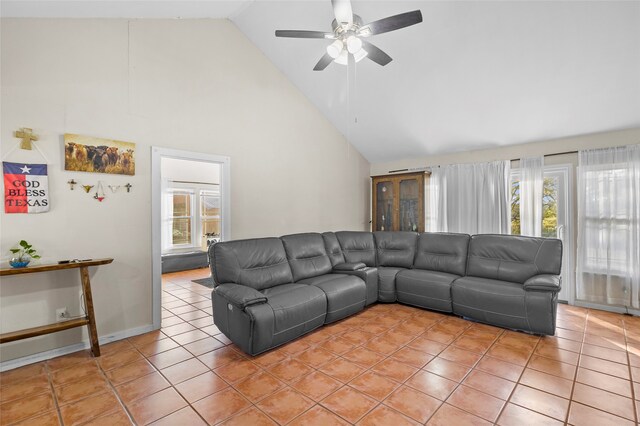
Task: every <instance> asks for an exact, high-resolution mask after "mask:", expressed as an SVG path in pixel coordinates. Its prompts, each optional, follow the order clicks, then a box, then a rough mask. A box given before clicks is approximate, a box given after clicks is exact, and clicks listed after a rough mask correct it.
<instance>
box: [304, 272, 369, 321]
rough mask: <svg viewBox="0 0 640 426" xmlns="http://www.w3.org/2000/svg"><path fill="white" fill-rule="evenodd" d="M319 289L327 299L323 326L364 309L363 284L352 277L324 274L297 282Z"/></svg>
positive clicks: (365, 294) (365, 298)
mask: <svg viewBox="0 0 640 426" xmlns="http://www.w3.org/2000/svg"><path fill="white" fill-rule="evenodd" d="M298 283H300V284H306V285H309V286H314V287H317V288H319V289H321V290H322V291H323V292H324V294H325V295H326V297H327V316H326V318H325V324H328V323H331V322H334V321H338V320H340V319H342V318H346V317H348V316H349V315H353V314H355V313H356V312H359V311H361V310H362V309H364V306H365V303H366V300H367V286H366V284H365V282H364V281H363V280H362V279H360V278H358V277H356V276H354V275H343V274H326V275H320V276H319V277H313V278H307V279H304V280H301V281H299V282H298Z"/></svg>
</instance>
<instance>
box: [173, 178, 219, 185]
mask: <svg viewBox="0 0 640 426" xmlns="http://www.w3.org/2000/svg"><path fill="white" fill-rule="evenodd" d="M169 182H171V183H195V184H197V185H215V186H219V185H220V184H219V183H210V182H192V181H189V180H171V179H169Z"/></svg>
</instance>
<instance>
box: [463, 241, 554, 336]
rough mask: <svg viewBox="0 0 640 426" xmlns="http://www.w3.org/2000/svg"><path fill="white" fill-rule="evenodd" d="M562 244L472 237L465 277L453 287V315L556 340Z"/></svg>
mask: <svg viewBox="0 0 640 426" xmlns="http://www.w3.org/2000/svg"><path fill="white" fill-rule="evenodd" d="M561 265H562V242H561V241H560V240H556V239H549V238H533V237H521V236H514V235H474V236H472V237H471V242H470V244H469V257H468V262H467V276H466V277H462V278H459V279H457V280H456V281H454V282H453V285H452V292H451V297H452V300H453V312H454V313H455V314H457V315H461V316H464V317H467V318H471V319H474V320H477V321H481V322H486V323H490V324H492V325H497V326H501V327H507V328H512V329H516V330H523V331H529V332H533V333H538V334H548V335H553V334H554V333H555V327H556V309H557V303H558V292H559V291H560V277H559V275H560V267H561Z"/></svg>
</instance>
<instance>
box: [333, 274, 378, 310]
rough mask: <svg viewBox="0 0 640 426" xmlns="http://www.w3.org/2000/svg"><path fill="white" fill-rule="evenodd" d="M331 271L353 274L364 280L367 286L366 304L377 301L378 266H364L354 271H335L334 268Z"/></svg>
mask: <svg viewBox="0 0 640 426" xmlns="http://www.w3.org/2000/svg"><path fill="white" fill-rule="evenodd" d="M363 265H364V264H363ZM333 271H334V272H336V273H339V274H344V275H355V276H356V277H358V278H360V279H361V280H362V281H364V283H365V285H366V286H367V302H366V306H368V305H370V304H372V303H374V302H377V301H378V268H371V267H368V266H365V267H364V268H362V269H356V270H354V271H337V270H335V269H334V270H333Z"/></svg>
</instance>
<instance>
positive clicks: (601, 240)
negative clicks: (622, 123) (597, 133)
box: [576, 145, 640, 309]
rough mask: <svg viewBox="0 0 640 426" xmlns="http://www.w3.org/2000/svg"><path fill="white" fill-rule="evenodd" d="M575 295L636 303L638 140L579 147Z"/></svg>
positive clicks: (639, 282)
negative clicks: (612, 145) (627, 143)
mask: <svg viewBox="0 0 640 426" xmlns="http://www.w3.org/2000/svg"><path fill="white" fill-rule="evenodd" d="M576 278H577V280H576V283H577V298H578V299H579V300H585V301H589V302H595V303H600V304H610V305H622V306H627V307H632V308H636V309H638V308H640V298H639V292H640V145H631V146H626V147H618V148H607V149H596V150H587V151H580V153H579V167H578V262H577V277H576Z"/></svg>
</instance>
